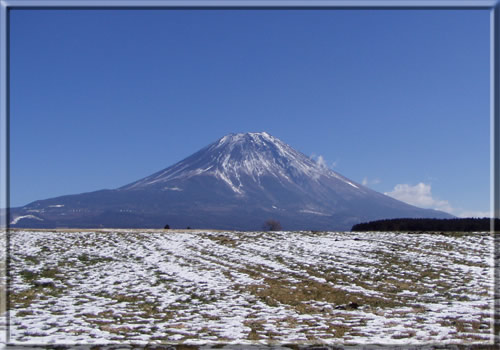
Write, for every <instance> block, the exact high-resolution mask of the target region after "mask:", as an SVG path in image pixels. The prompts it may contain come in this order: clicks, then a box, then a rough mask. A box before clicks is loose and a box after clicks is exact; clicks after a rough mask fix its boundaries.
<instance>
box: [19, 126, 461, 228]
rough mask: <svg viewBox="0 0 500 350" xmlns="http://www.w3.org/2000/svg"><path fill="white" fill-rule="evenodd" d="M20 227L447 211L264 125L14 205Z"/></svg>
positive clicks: (318, 223) (306, 220) (298, 223)
mask: <svg viewBox="0 0 500 350" xmlns="http://www.w3.org/2000/svg"><path fill="white" fill-rule="evenodd" d="M11 214H12V215H11V221H10V222H11V226H13V227H21V226H25V227H26V226H29V227H60V226H64V227H100V226H104V227H163V226H164V225H165V224H169V225H170V227H172V228H174V227H180V228H185V227H186V226H190V227H204V228H220V229H239V230H256V229H260V228H261V227H262V224H263V222H264V221H265V220H267V219H269V218H273V219H275V220H279V221H280V222H281V224H282V226H283V228H284V229H288V230H299V229H314V230H346V229H350V227H351V226H352V225H353V224H356V223H359V222H363V221H368V220H377V219H384V218H398V217H426V218H428V217H436V218H449V217H452V216H451V215H449V214H446V213H443V212H439V211H435V210H429V209H421V208H417V207H414V206H411V205H408V204H406V203H403V202H400V201H397V200H395V199H393V198H390V197H388V196H385V195H383V194H381V193H378V192H375V191H373V190H371V189H369V188H367V187H364V186H362V185H360V184H358V183H355V182H354V181H351V180H349V179H348V178H346V177H344V176H342V175H340V174H338V173H336V172H334V171H332V170H331V169H328V168H326V167H323V166H321V165H320V164H319V163H317V162H315V161H314V160H312V159H310V158H309V157H307V156H305V155H304V154H302V153H300V152H298V151H296V150H294V149H293V148H292V147H290V146H289V145H287V144H285V143H284V142H282V141H281V140H279V139H277V138H275V137H273V136H271V135H269V134H267V133H265V132H262V133H245V134H230V135H226V136H224V137H222V138H221V139H219V140H218V141H216V142H214V143H212V144H210V145H208V146H207V147H205V148H203V149H201V150H200V151H198V152H196V153H194V154H193V155H191V156H189V157H187V158H185V159H184V160H182V161H180V162H178V163H176V164H174V165H172V166H171V167H168V168H166V169H163V170H161V171H159V172H157V173H155V174H152V175H150V176H148V177H145V178H143V179H140V180H138V181H135V182H133V183H131V184H128V185H126V186H123V187H120V188H118V189H115V190H102V191H97V192H91V193H83V194H78V195H69V196H63V197H58V198H53V199H47V200H43V201H36V202H33V203H31V204H29V205H27V206H25V207H22V208H17V209H14V210H12V213H11Z"/></svg>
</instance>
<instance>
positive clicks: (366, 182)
mask: <svg viewBox="0 0 500 350" xmlns="http://www.w3.org/2000/svg"><path fill="white" fill-rule="evenodd" d="M379 183H380V179H371V180H370V179H368V178H367V177H366V176H365V177H364V178H363V181H361V184H362V185H363V186H369V185H377V184H379Z"/></svg>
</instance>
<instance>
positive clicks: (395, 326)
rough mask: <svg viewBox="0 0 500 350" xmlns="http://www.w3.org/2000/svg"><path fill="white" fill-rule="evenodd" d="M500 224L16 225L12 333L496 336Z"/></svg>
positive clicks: (189, 339) (78, 336)
mask: <svg viewBox="0 0 500 350" xmlns="http://www.w3.org/2000/svg"><path fill="white" fill-rule="evenodd" d="M492 255H493V238H492V236H491V235H490V234H486V233H475V234H465V235H460V234H448V235H444V234H396V233H348V232H346V233H344V232H221V231H203V230H188V231H187V230H186V231H178V230H175V231H174V230H168V231H163V230H161V231H160V230H99V231H71V230H67V231H58V232H51V231H28V230H18V231H12V232H10V273H11V285H10V307H11V310H10V314H9V316H10V317H9V318H10V327H9V343H12V344H48V343H57V344H68V345H70V344H82V345H83V344H125V343H127V344H129V343H133V344H165V343H168V344H177V343H184V344H193V345H196V344H200V345H201V344H208V345H210V344H212V345H217V344H247V345H248V344H276V345H279V344H331V345H342V344H458V343H460V344H470V343H474V344H477V343H480V344H491V343H492V341H493V338H492V307H493V259H492Z"/></svg>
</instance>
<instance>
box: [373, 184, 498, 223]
mask: <svg viewBox="0 0 500 350" xmlns="http://www.w3.org/2000/svg"><path fill="white" fill-rule="evenodd" d="M365 179H366V178H365ZM365 179H363V181H364V180H365ZM384 194H385V195H387V196H390V197H392V198H395V199H397V200H400V201H402V202H405V203H408V204H411V205H415V206H417V207H421V208H429V209H436V210H441V211H445V212H447V213H450V214H452V215H455V216H457V217H461V218H470V217H476V218H477V217H478V218H483V217H490V216H491V213H490V212H489V211H478V210H466V209H463V208H454V207H452V205H451V204H450V203H449V202H448V201H446V200H442V199H438V198H434V197H433V195H432V191H431V185H427V184H425V183H423V182H420V183H418V184H416V185H415V186H411V185H408V184H399V185H396V186H394V189H393V190H392V191H391V192H385V193H384Z"/></svg>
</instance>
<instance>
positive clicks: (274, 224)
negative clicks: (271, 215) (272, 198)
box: [263, 219, 282, 231]
mask: <svg viewBox="0 0 500 350" xmlns="http://www.w3.org/2000/svg"><path fill="white" fill-rule="evenodd" d="M263 229H264V230H265V231H281V230H282V228H281V224H280V222H279V221H276V220H272V219H269V220H267V221H266V222H265V223H264V226H263Z"/></svg>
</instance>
